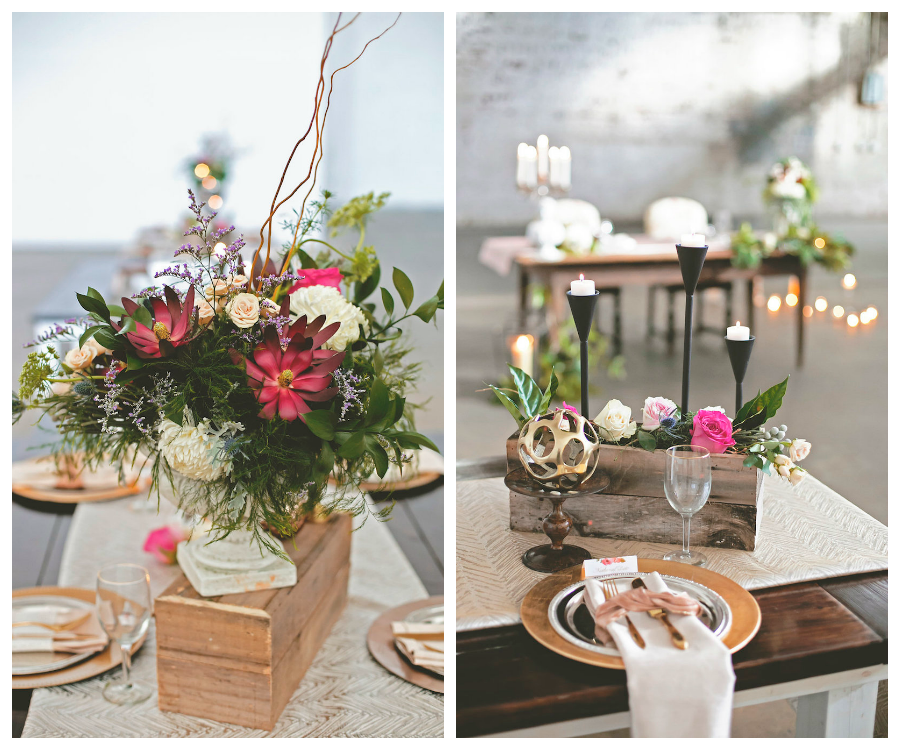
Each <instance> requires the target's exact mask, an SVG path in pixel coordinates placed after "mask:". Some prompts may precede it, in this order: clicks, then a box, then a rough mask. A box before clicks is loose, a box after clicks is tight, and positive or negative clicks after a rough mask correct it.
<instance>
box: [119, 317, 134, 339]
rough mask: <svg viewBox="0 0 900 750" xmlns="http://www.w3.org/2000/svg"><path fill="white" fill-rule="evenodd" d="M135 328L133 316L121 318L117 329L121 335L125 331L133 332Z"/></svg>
mask: <svg viewBox="0 0 900 750" xmlns="http://www.w3.org/2000/svg"><path fill="white" fill-rule="evenodd" d="M136 330H137V324H136V323H135V322H134V319H133V318H123V319H122V327H121V328H120V329H119V333H120V334H121V335H123V336H124V335H125V334H126V333H134V331H136Z"/></svg>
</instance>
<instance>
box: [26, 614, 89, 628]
mask: <svg viewBox="0 0 900 750" xmlns="http://www.w3.org/2000/svg"><path fill="white" fill-rule="evenodd" d="M90 616H91V613H90V612H86V613H85V614H84V615H83V616H82V617H77V618H76V619H74V620H72V621H71V622H64V623H62V624H61V625H51V624H50V623H47V622H14V623H13V624H12V625H13V627H14V628H22V627H25V626H26V625H28V626H32V627H39V628H49V629H50V630H52V631H53V632H54V633H64V632H65V631H66V630H71V629H72V628H77V627H78V626H79V625H81V623H83V622H85V620H87V618H88V617H90Z"/></svg>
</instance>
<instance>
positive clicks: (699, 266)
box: [675, 245, 709, 414]
mask: <svg viewBox="0 0 900 750" xmlns="http://www.w3.org/2000/svg"><path fill="white" fill-rule="evenodd" d="M675 249H676V250H677V251H678V265H679V266H680V267H681V279H682V281H684V293H685V295H686V297H685V300H684V360H683V362H682V369H681V413H682V414H687V412H688V397H689V396H690V390H691V346H692V343H693V342H692V338H693V335H694V292H695V291H697V282H698V281H699V280H700V271H701V270H703V261H704V260H706V251H707V250H709V246H708V245H704V246H703V247H684V246H682V245H675Z"/></svg>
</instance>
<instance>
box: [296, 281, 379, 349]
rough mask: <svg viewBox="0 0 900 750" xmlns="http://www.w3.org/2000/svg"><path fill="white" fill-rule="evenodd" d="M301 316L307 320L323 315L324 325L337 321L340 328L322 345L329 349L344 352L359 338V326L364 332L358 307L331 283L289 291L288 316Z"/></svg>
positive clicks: (365, 326) (363, 322)
mask: <svg viewBox="0 0 900 750" xmlns="http://www.w3.org/2000/svg"><path fill="white" fill-rule="evenodd" d="M301 315H305V316H306V320H307V321H308V322H310V323H311V322H312V321H314V320H315V319H316V318H318V317H319V316H320V315H324V316H325V325H326V326H328V325H331V324H332V323H340V324H341V327H340V328H338V329H337V331H335V333H334V335H333V336H332V337H331V338H330V339H328V341H326V342H325V343H324V344H322V346H323V347H324V348H325V349H332V350H333V351H338V352H342V351H345V350H346V349H347V348H348V347H349V346H350V345H351V344H352V343H353V342H354V341H356V340H357V339H359V327H360V326H362V327H363V330H365V331H368V326H369V324H368V323H367V322H366V319H365V316H364V315H363V314H362V310H360V309H359V308H358V307H355V306H354V305H351V304H350V303H349V302H347V300H345V299H344V297H343V296H342V295H341V292H340V290H338V289H335V288H334V287H333V286H308V287H303V288H301V289H298V290H297V291H296V292H293V293H292V294H291V317H292V318H293V319H294V320H296V319H297V318H299V317H300V316H301Z"/></svg>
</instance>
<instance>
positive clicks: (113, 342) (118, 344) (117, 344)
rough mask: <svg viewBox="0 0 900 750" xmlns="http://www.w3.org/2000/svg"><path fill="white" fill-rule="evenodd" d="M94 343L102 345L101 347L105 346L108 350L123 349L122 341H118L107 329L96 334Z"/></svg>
mask: <svg viewBox="0 0 900 750" xmlns="http://www.w3.org/2000/svg"><path fill="white" fill-rule="evenodd" d="M94 341H96V342H97V343H98V344H100V346H105V347H106V348H107V349H113V350H115V349H121V348H122V340H121V339H117V338H116V337H115V336H113V335H112V334H111V333H109V329H108V328H106V327H104V328H103V329H102V330H99V331H97V332H96V333H95V334H94Z"/></svg>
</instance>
